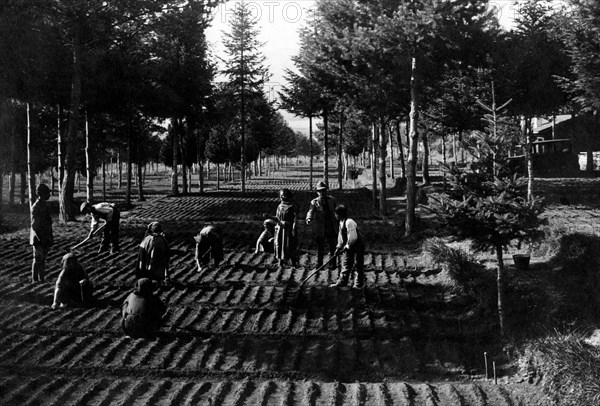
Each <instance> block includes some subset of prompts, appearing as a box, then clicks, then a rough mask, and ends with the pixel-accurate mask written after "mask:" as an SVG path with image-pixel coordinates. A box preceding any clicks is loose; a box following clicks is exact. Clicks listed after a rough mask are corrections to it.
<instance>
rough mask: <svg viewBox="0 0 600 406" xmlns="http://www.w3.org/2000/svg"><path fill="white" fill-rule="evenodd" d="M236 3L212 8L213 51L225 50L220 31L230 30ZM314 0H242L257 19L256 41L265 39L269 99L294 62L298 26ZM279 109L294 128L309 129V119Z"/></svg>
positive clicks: (216, 52) (211, 32) (302, 21)
mask: <svg viewBox="0 0 600 406" xmlns="http://www.w3.org/2000/svg"><path fill="white" fill-rule="evenodd" d="M238 3H239V1H227V2H226V3H222V4H220V5H219V6H218V7H217V9H216V10H215V12H214V18H213V22H212V26H211V27H210V28H209V29H208V30H207V33H206V34H207V38H208V41H209V42H210V43H211V45H212V49H213V51H214V53H215V54H216V55H223V54H224V47H223V43H222V35H223V31H225V32H230V26H229V24H230V21H231V18H232V16H233V12H234V10H235V7H236V4H238ZM314 3H315V2H314V1H313V0H295V1H289V0H280V1H269V0H265V1H262V0H260V1H245V4H247V5H249V6H250V10H251V11H252V15H253V16H254V17H255V18H256V19H257V21H258V24H257V27H258V29H259V31H260V36H259V41H261V42H264V43H265V46H264V48H263V49H262V52H263V54H264V55H265V56H266V57H267V60H266V62H265V64H266V65H267V66H268V67H269V71H270V72H271V75H272V76H271V79H270V81H269V83H268V84H267V85H268V89H266V90H267V91H268V92H269V98H270V99H271V100H273V99H274V98H276V97H277V93H278V92H279V91H280V90H281V86H283V85H285V80H284V78H283V74H284V70H285V69H286V68H289V69H291V68H293V66H294V65H293V63H292V60H291V58H292V56H294V55H296V54H298V50H299V36H298V30H299V29H300V27H302V26H303V24H304V23H305V21H306V20H307V19H309V18H311V15H312V14H311V12H310V10H311V8H312V7H313V5H314ZM281 113H282V114H283V116H284V117H285V118H286V120H287V121H288V123H289V125H290V127H291V128H292V129H293V130H294V131H302V132H304V133H306V134H307V133H308V120H306V119H303V118H299V117H295V116H293V115H291V114H289V113H287V112H285V111H281Z"/></svg>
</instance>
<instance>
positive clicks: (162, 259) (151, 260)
mask: <svg viewBox="0 0 600 406" xmlns="http://www.w3.org/2000/svg"><path fill="white" fill-rule="evenodd" d="M169 259H170V250H169V242H168V241H167V238H166V237H165V233H164V232H163V229H162V226H161V225H160V223H159V222H158V221H153V222H152V223H150V224H149V225H148V229H147V230H146V235H145V236H144V240H143V241H142V243H141V244H140V248H139V251H138V261H137V266H136V269H135V275H136V278H137V279H141V278H149V279H152V280H153V281H154V282H156V283H157V284H159V285H160V283H161V282H163V281H164V282H168V281H169Z"/></svg>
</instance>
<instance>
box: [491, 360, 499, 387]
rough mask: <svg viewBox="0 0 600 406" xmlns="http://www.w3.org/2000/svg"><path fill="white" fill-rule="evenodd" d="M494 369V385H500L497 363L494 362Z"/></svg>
mask: <svg viewBox="0 0 600 406" xmlns="http://www.w3.org/2000/svg"><path fill="white" fill-rule="evenodd" d="M492 368H493V369H494V385H498V378H497V377H496V361H492Z"/></svg>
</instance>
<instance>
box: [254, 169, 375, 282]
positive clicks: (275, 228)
mask: <svg viewBox="0 0 600 406" xmlns="http://www.w3.org/2000/svg"><path fill="white" fill-rule="evenodd" d="M316 190H317V195H318V197H316V198H314V199H313V200H311V202H310V209H309V210H308V213H307V214H306V224H307V225H309V226H311V228H312V235H313V239H314V242H315V244H316V246H317V268H322V267H323V266H325V265H329V269H330V270H335V269H336V268H337V266H338V260H337V259H338V257H340V256H341V261H340V263H341V271H340V274H339V277H338V279H337V281H336V282H335V283H333V284H332V285H331V286H333V287H338V286H340V287H341V286H347V285H348V284H349V282H350V281H351V282H352V287H353V288H357V289H360V288H362V287H363V285H364V254H365V246H364V242H363V240H362V237H361V234H360V232H359V230H358V226H357V224H356V222H355V221H354V220H353V219H351V218H349V217H348V210H347V208H346V206H344V205H341V204H340V205H338V204H336V201H335V198H334V197H333V196H330V195H329V194H328V193H327V185H326V184H325V182H322V181H321V182H319V183H318V184H317V187H316ZM279 199H280V200H281V202H280V203H279V206H278V207H277V211H276V214H275V216H269V215H268V214H265V217H267V220H265V221H264V222H263V227H264V230H263V232H262V233H261V235H260V236H259V237H258V240H257V241H256V248H255V252H272V253H274V254H275V257H276V258H277V259H278V261H279V265H281V266H284V265H285V264H286V263H288V260H289V261H291V263H292V266H297V265H298V255H297V252H296V247H297V239H298V210H297V208H296V205H295V204H294V202H293V200H292V192H291V191H290V190H289V189H281V190H280V191H279ZM326 248H328V251H329V259H328V261H327V262H326V263H323V260H324V257H325V249H326ZM355 265H356V266H355ZM352 273H353V278H351V274H352Z"/></svg>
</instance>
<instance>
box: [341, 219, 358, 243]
mask: <svg viewBox="0 0 600 406" xmlns="http://www.w3.org/2000/svg"><path fill="white" fill-rule="evenodd" d="M344 222H345V223H346V228H345V229H346V236H345V237H346V241H344V233H343V230H344ZM357 241H358V225H357V224H356V222H355V221H354V220H352V219H346V220H342V221H340V232H339V233H338V244H337V246H338V247H344V248H346V249H350V248H351V247H352V246H353V245H354V244H356V242H357Z"/></svg>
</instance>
